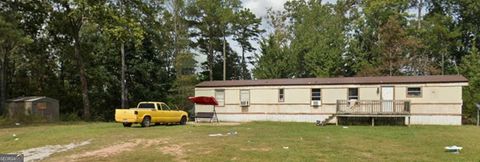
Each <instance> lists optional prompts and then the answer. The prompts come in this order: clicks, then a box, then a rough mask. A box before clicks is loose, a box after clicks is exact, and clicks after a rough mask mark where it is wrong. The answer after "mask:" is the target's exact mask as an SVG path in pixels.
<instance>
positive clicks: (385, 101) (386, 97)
mask: <svg viewBox="0 0 480 162" xmlns="http://www.w3.org/2000/svg"><path fill="white" fill-rule="evenodd" d="M382 110H383V111H382V112H393V87H382Z"/></svg>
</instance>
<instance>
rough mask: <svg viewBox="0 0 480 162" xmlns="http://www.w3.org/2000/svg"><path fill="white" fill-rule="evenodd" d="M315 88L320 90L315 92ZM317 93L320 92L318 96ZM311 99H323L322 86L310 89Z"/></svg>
mask: <svg viewBox="0 0 480 162" xmlns="http://www.w3.org/2000/svg"><path fill="white" fill-rule="evenodd" d="M313 90H319V92H313ZM317 94H318V96H316V95H317ZM314 98H315V99H314ZM310 99H311V100H312V101H322V89H321V88H312V90H311V91H310Z"/></svg>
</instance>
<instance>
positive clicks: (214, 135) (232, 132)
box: [208, 131, 238, 137]
mask: <svg viewBox="0 0 480 162" xmlns="http://www.w3.org/2000/svg"><path fill="white" fill-rule="evenodd" d="M237 134H238V132H237V131H230V132H228V133H226V134H221V133H215V134H209V135H208V136H210V137H221V136H230V135H237Z"/></svg>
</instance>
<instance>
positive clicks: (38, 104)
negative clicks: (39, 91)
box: [7, 96, 59, 121]
mask: <svg viewBox="0 0 480 162" xmlns="http://www.w3.org/2000/svg"><path fill="white" fill-rule="evenodd" d="M7 110H8V115H9V117H10V118H17V119H18V118H22V117H25V116H36V117H41V118H44V119H46V120H47V121H57V120H58V119H59V104H58V100H56V99H53V98H49V97H45V96H29V97H19V98H15V99H10V100H7Z"/></svg>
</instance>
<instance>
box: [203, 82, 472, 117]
mask: <svg viewBox="0 0 480 162" xmlns="http://www.w3.org/2000/svg"><path fill="white" fill-rule="evenodd" d="M467 85H468V80H467V79H466V78H465V77H463V76H461V75H443V76H382V77H339V78H298V79H265V80H230V81H206V82H202V83H200V84H197V85H196V87H195V96H214V97H215V98H216V99H217V101H218V103H219V105H218V106H216V112H217V115H218V119H219V120H220V121H299V122H316V121H322V122H330V123H335V122H336V123H338V122H341V120H344V119H348V118H369V119H374V118H400V119H402V120H404V121H403V122H405V124H436V125H461V123H462V87H463V86H467ZM212 111H213V108H212V106H208V105H195V112H212Z"/></svg>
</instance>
